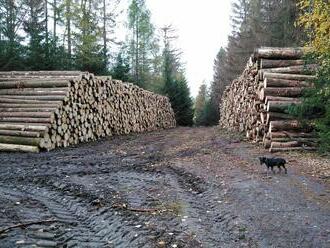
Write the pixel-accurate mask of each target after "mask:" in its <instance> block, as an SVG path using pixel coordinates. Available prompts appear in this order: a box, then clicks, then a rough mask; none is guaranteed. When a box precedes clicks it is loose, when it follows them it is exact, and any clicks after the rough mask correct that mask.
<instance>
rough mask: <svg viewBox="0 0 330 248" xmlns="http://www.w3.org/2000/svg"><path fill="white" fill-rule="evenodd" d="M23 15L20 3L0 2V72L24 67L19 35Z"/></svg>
mask: <svg viewBox="0 0 330 248" xmlns="http://www.w3.org/2000/svg"><path fill="white" fill-rule="evenodd" d="M24 13H25V11H24V10H23V8H22V1H13V0H0V70H20V69H24V67H25V66H24V59H23V53H24V50H23V46H22V45H21V44H20V42H21V41H22V40H23V38H22V37H21V36H20V35H19V30H20V28H21V25H22V21H23V17H24Z"/></svg>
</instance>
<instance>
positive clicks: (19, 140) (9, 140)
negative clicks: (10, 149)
mask: <svg viewBox="0 0 330 248" xmlns="http://www.w3.org/2000/svg"><path fill="white" fill-rule="evenodd" d="M40 141H41V138H28V137H14V136H4V135H0V143H2V144H16V145H28V146H37V147H38V146H39V145H40Z"/></svg>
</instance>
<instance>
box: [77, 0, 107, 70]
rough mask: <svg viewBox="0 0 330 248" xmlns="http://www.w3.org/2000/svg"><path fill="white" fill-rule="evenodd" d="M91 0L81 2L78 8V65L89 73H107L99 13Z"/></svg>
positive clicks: (81, 0)
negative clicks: (100, 42) (103, 56)
mask: <svg viewBox="0 0 330 248" xmlns="http://www.w3.org/2000/svg"><path fill="white" fill-rule="evenodd" d="M96 8H97V6H94V8H93V3H92V1H91V0H80V6H79V8H78V13H79V15H76V18H75V23H76V25H75V26H76V28H77V30H78V31H77V32H75V34H74V37H75V49H76V64H77V67H78V68H79V69H80V70H82V71H89V72H92V73H95V74H102V73H105V71H106V68H104V63H103V60H102V46H101V45H100V44H99V40H100V39H101V31H100V28H99V27H98V26H97V19H96V16H97V13H96V12H95V9H96Z"/></svg>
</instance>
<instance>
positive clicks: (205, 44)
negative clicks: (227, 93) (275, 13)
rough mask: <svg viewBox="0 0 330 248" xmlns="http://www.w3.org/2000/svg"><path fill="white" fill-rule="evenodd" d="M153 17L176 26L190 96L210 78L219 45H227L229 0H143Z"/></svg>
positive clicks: (158, 21)
mask: <svg viewBox="0 0 330 248" xmlns="http://www.w3.org/2000/svg"><path fill="white" fill-rule="evenodd" d="M146 2H147V5H148V7H149V9H150V11H151V13H152V21H153V23H154V24H155V25H156V26H158V27H161V26H164V25H166V24H172V25H173V26H174V27H175V28H176V29H177V34H178V36H179V44H178V46H180V48H181V49H182V51H183V58H182V60H183V62H185V63H186V76H187V78H188V81H189V87H190V89H191V93H192V95H193V96H196V95H197V93H198V88H199V86H200V85H201V84H202V82H203V81H204V80H205V81H206V82H207V83H209V82H210V81H211V80H212V78H213V62H214V58H215V56H216V54H217V52H218V51H219V49H220V47H221V46H223V47H225V46H226V45H227V36H228V34H229V32H230V22H229V17H230V10H231V8H230V6H231V5H230V2H231V0H146Z"/></svg>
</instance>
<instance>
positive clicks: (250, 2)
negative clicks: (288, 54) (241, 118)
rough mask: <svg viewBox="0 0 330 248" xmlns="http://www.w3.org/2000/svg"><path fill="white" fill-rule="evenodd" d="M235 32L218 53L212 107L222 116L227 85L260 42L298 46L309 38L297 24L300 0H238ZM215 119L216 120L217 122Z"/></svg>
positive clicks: (235, 4) (233, 22)
mask: <svg viewBox="0 0 330 248" xmlns="http://www.w3.org/2000/svg"><path fill="white" fill-rule="evenodd" d="M232 13H233V14H232V17H231V23H232V33H231V34H230V35H229V37H228V41H229V42H228V45H227V48H226V49H221V50H220V52H219V53H218V55H217V57H216V60H215V66H214V79H213V82H212V83H211V92H210V95H211V99H212V100H211V103H212V108H211V109H212V110H211V111H210V112H212V113H216V117H217V119H218V120H219V116H220V114H221V113H219V103H220V102H221V96H222V93H223V91H224V89H225V87H226V86H227V85H229V83H230V82H231V81H232V80H234V79H235V78H236V77H238V76H239V75H240V74H241V73H242V71H243V69H244V67H245V65H246V62H247V60H248V58H249V57H250V55H251V54H252V53H253V50H254V49H255V48H257V47H260V46H275V47H285V46H295V45H298V44H299V42H301V41H303V40H304V39H305V34H304V32H302V29H301V28H299V27H295V21H296V18H297V13H298V11H297V6H296V0H281V1H278V0H234V1H233V3H232ZM211 119H212V118H211ZM216 123H217V121H216V120H214V119H213V120H212V124H216Z"/></svg>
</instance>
